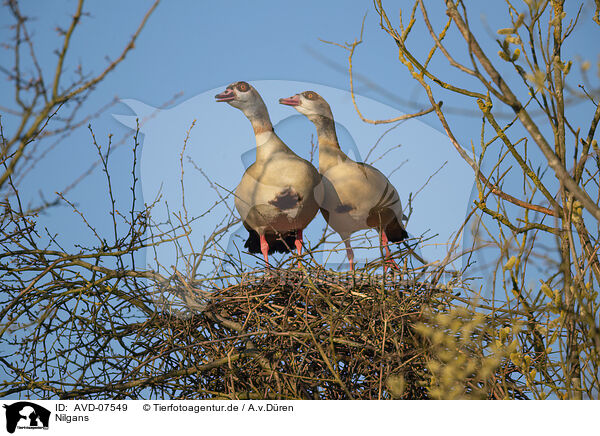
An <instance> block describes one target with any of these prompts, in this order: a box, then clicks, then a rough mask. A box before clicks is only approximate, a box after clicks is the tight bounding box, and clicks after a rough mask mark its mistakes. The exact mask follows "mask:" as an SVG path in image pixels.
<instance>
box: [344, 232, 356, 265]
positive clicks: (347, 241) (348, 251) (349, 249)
mask: <svg viewBox="0 0 600 436" xmlns="http://www.w3.org/2000/svg"><path fill="white" fill-rule="evenodd" d="M344 244H346V255H347V256H348V262H350V271H354V251H352V245H350V237H348V238H344Z"/></svg>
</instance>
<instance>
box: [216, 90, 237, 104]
mask: <svg viewBox="0 0 600 436" xmlns="http://www.w3.org/2000/svg"><path fill="white" fill-rule="evenodd" d="M215 98H216V99H217V101H218V102H222V101H231V100H235V94H234V93H233V91H232V90H231V89H226V90H225V91H223V92H222V93H220V94H217V95H215Z"/></svg>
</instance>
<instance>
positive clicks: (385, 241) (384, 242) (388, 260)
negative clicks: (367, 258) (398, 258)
mask: <svg viewBox="0 0 600 436" xmlns="http://www.w3.org/2000/svg"><path fill="white" fill-rule="evenodd" d="M388 244H389V241H388V238H387V235H386V234H385V231H382V232H381V245H383V248H384V249H385V257H386V260H385V263H384V264H383V270H384V271H385V270H386V269H387V263H391V264H392V266H393V267H394V268H396V269H397V270H398V271H400V268H399V267H398V265H397V264H396V262H394V259H392V253H391V252H390V247H388Z"/></svg>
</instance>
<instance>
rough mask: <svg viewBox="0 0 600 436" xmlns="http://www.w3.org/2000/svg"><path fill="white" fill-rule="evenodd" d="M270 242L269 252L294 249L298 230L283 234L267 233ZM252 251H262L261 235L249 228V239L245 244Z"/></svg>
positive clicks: (284, 251) (286, 251)
mask: <svg viewBox="0 0 600 436" xmlns="http://www.w3.org/2000/svg"><path fill="white" fill-rule="evenodd" d="M265 237H266V239H267V243H268V244H269V254H273V253H288V252H290V251H293V250H294V247H295V242H296V231H291V232H288V233H284V234H283V235H279V234H275V233H267V234H265ZM244 247H245V248H247V249H248V252H250V253H260V252H261V251H260V236H259V235H258V232H256V231H255V230H248V239H247V240H246V243H245V244H244Z"/></svg>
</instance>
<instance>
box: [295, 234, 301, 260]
mask: <svg viewBox="0 0 600 436" xmlns="http://www.w3.org/2000/svg"><path fill="white" fill-rule="evenodd" d="M295 244H296V251H297V252H298V257H300V255H301V254H302V230H298V231H296V242H295ZM301 267H302V264H301V263H300V260H298V268H301Z"/></svg>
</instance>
